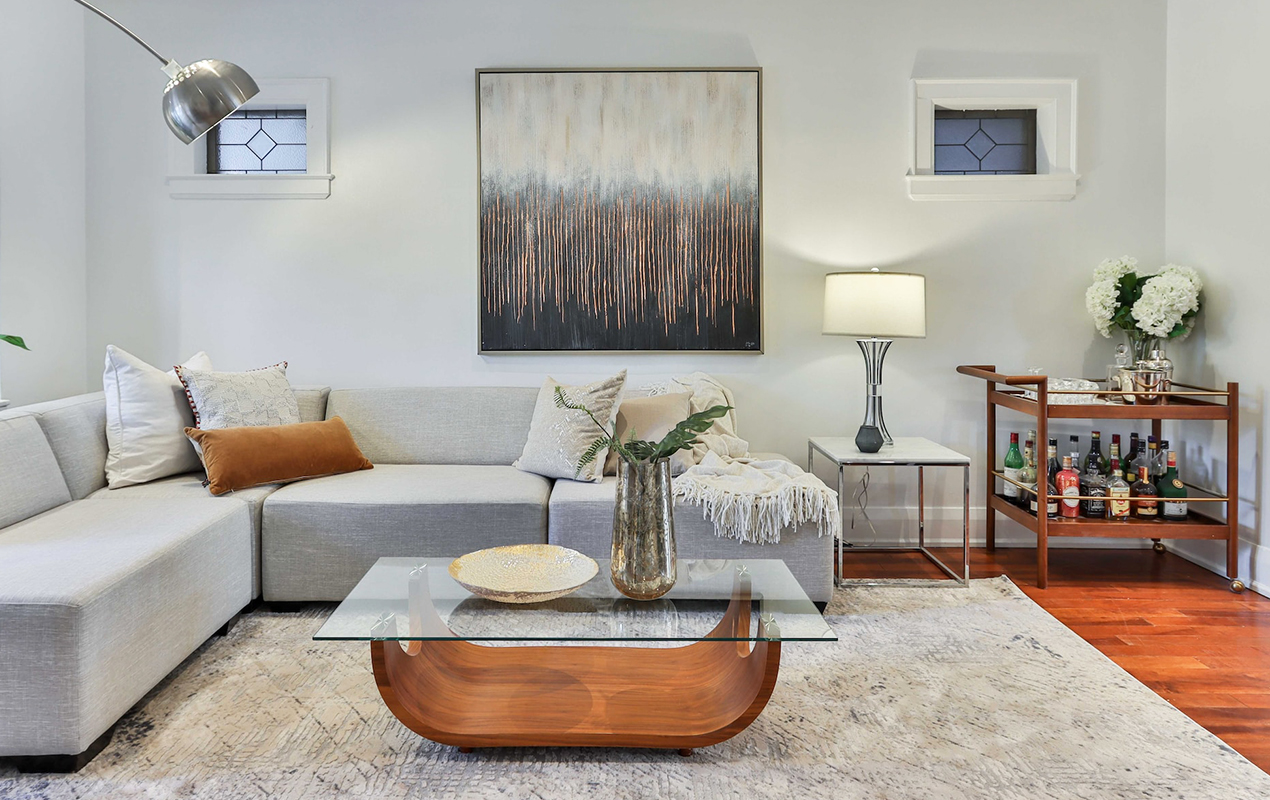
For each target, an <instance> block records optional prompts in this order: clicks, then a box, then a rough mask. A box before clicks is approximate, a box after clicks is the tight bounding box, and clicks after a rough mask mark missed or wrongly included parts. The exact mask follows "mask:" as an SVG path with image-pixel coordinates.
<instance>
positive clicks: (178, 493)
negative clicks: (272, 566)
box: [89, 472, 281, 597]
mask: <svg viewBox="0 0 1270 800" xmlns="http://www.w3.org/2000/svg"><path fill="white" fill-rule="evenodd" d="M203 478H204V475H203V473H201V472H190V473H187V474H185V475H174V476H172V477H171V478H163V479H161V480H157V481H150V482H149V483H142V484H139V485H137V486H124V487H122V488H119V489H98V490H97V491H95V492H93V493H92V494H91V495H89V497H90V499H92V500H100V499H106V500H119V499H124V500H146V499H149V500H208V501H210V502H213V503H225V504H229V503H243V504H245V505H246V506H247V511H248V515H249V517H250V520H251V596H252V597H259V596H260V522H261V514H262V512H263V511H264V507H265V498H266V497H268V496H269V495H271V494H273V493H274V492H276V491H277V490H278V489H279V488H280V486H281V485H280V484H276V483H275V484H269V485H267V486H253V487H251V488H250V489H239V490H238V491H236V492H230V493H229V494H223V495H221V496H220V497H212V495H211V493H209V492H208V491H207V487H205V486H203Z"/></svg>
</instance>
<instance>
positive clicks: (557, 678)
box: [370, 580, 781, 755]
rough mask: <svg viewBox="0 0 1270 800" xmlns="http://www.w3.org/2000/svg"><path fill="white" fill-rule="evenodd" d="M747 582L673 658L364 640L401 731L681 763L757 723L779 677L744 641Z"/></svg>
mask: <svg viewBox="0 0 1270 800" xmlns="http://www.w3.org/2000/svg"><path fill="white" fill-rule="evenodd" d="M749 628H750V592H749V586H748V580H747V581H745V582H744V585H742V583H741V582H740V581H738V589H737V591H736V592H735V593H734V594H733V597H732V601H731V603H730V604H729V606H728V610H727V612H726V614H725V615H724V618H723V620H722V621H721V622H720V623H719V625H718V626H716V627H715V629H714V630H713V631H712V632H711V634H710V635H709V636H707V637H706V638H705V639H704V640H702V641H700V642H695V643H693V644H690V645H687V646H685V647H675V648H644V647H612V646H596V647H588V646H560V647H554V646H525V647H487V646H483V645H478V644H472V643H470V642H465V641H459V640H441V641H423V642H419V641H416V642H409V643H407V648H406V649H403V647H402V644H401V643H398V642H396V641H372V642H371V643H370V654H371V664H372V666H373V667H374V671H375V682H376V683H377V684H378V686H379V693H380V695H381V696H382V697H383V698H384V703H385V704H387V706H388V708H389V709H390V710H391V711H392V713H393V714H394V715H395V716H396V717H397V719H399V720H401V722H402V723H403V724H404V725H405V726H406V727H407V728H409V729H410V730H412V731H414V732H415V733H417V734H419V735H420V736H424V737H426V738H428V739H431V740H433V741H435V742H440V743H441V744H447V745H453V746H455V747H458V748H460V749H461V750H462V751H464V752H468V751H469V750H470V749H471V748H473V747H521V746H548V747H650V748H665V749H671V750H679V751H680V753H681V754H682V755H689V754H690V753H691V749H692V748H695V747H705V746H708V745H712V744H718V743H719V742H722V741H724V740H725V739H730V738H732V737H733V736H735V735H736V734H738V733H740V732H741V731H743V730H745V728H747V727H748V726H749V725H750V723H752V722H753V721H754V719H755V718H756V717H757V716H758V715H759V713H760V712H761V711H762V710H763V708H764V706H766V705H767V701H768V698H769V697H771V695H772V689H773V688H775V686H776V675H777V672H778V670H779V668H780V651H781V645H780V642H779V641H759V642H754V643H753V645H754V646H753V649H751V648H750V644H751V643H750V642H748V641H740V642H738V641H711V637H720V636H733V635H738V636H743V635H748V632H749Z"/></svg>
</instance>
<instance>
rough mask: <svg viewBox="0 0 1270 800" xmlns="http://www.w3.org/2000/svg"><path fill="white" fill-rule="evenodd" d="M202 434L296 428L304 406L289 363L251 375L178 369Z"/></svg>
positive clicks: (196, 424)
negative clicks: (290, 380) (293, 388)
mask: <svg viewBox="0 0 1270 800" xmlns="http://www.w3.org/2000/svg"><path fill="white" fill-rule="evenodd" d="M176 376H177V377H178V378H180V380H181V383H182V385H184V386H185V396H186V397H187V398H189V401H190V408H192V409H193V410H194V427H195V428H199V429H201V430H219V429H221V428H241V427H258V426H261V425H295V424H297V423H299V422H300V421H301V420H300V404H299V403H297V402H296V399H295V392H293V391H291V384H290V383H288V382H287V362H285V361H283V362H282V363H281V364H274V365H273V366H272V367H265V368H264V369H253V370H251V371H250V372H210V371H208V370H199V369H189V368H187V367H184V366H181V367H177V368H176Z"/></svg>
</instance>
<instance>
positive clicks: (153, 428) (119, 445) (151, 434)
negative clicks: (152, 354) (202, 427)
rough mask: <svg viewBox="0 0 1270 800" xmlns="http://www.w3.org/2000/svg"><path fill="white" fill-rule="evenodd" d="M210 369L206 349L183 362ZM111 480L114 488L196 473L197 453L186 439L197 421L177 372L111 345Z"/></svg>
mask: <svg viewBox="0 0 1270 800" xmlns="http://www.w3.org/2000/svg"><path fill="white" fill-rule="evenodd" d="M182 366H183V367H190V368H191V369H204V370H210V369H211V368H212V361H211V359H209V358H208V357H207V353H203V352H198V353H195V354H194V355H192V356H190V358H189V359H188V360H187V361H186V362H185V363H184V364H183V365H182ZM102 388H103V389H104V390H105V392H106V444H107V447H108V448H109V452H107V454H106V483H107V484H108V485H109V486H110V488H112V489H118V488H119V487H121V486H132V485H133V484H137V483H146V482H148V481H153V480H158V479H159V478H166V477H168V476H170V475H180V474H181V473H183V472H193V471H195V470H197V469H200V468H201V466H202V465H201V464H200V463H199V459H198V454H197V453H195V452H194V448H193V447H192V446H191V445H190V442H189V440H188V439H186V438H185V429H186V428H187V427H189V426H190V425H193V424H194V414H193V413H192V412H191V411H190V404H189V401H187V400H186V398H185V389H184V388H183V387H182V386H181V382H180V381H179V380H178V379H177V377H176V373H175V372H164V371H163V370H161V369H159V368H157V367H152V366H150V365H149V364H147V363H146V362H144V361H142V360H141V359H139V358H137V357H136V356H134V355H132V354H131V353H129V352H127V351H125V350H121V349H119V348H118V347H115V346H114V345H106V371H105V373H104V374H103V375H102Z"/></svg>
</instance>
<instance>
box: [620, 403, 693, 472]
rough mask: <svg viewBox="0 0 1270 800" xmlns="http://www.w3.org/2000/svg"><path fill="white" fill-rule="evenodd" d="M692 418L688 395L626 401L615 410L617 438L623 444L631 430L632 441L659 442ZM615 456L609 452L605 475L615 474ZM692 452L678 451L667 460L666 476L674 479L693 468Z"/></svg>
mask: <svg viewBox="0 0 1270 800" xmlns="http://www.w3.org/2000/svg"><path fill="white" fill-rule="evenodd" d="M691 414H692V392H677V393H675V394H659V395H654V396H652V397H628V398H626V399H625V400H623V401H622V402H621V404H620V405H619V406H618V407H617V438H618V439H619V440H620V441H623V442H624V441H626V437H627V436H629V435H630V432H631V429H632V428H633V429H634V430H635V438H637V439H644V440H646V441H649V442H660V441H661V440H662V437H664V436H665V435H666V434H668V433H670V432H671V431H672V430H674V427H675V426H676V425H678V424H679V423H681V422H683V421H684V420H685V419H687V418H688V417H689V415H691ZM619 460H620V459H619V458H618V455H617V453H615V452H613V451H611V450H610V451H609V457H608V461H607V462H606V463H605V465H604V474H605V475H616V474H617V462H618V461H619ZM693 463H694V462H693V460H692V451H690V450H680V451H679V452H678V453H675V454H674V455H673V456H671V457H670V472H671V474H672V475H678V474H679V473H681V472H683V471H684V470H686V469H688V467H691V466H692V465H693Z"/></svg>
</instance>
